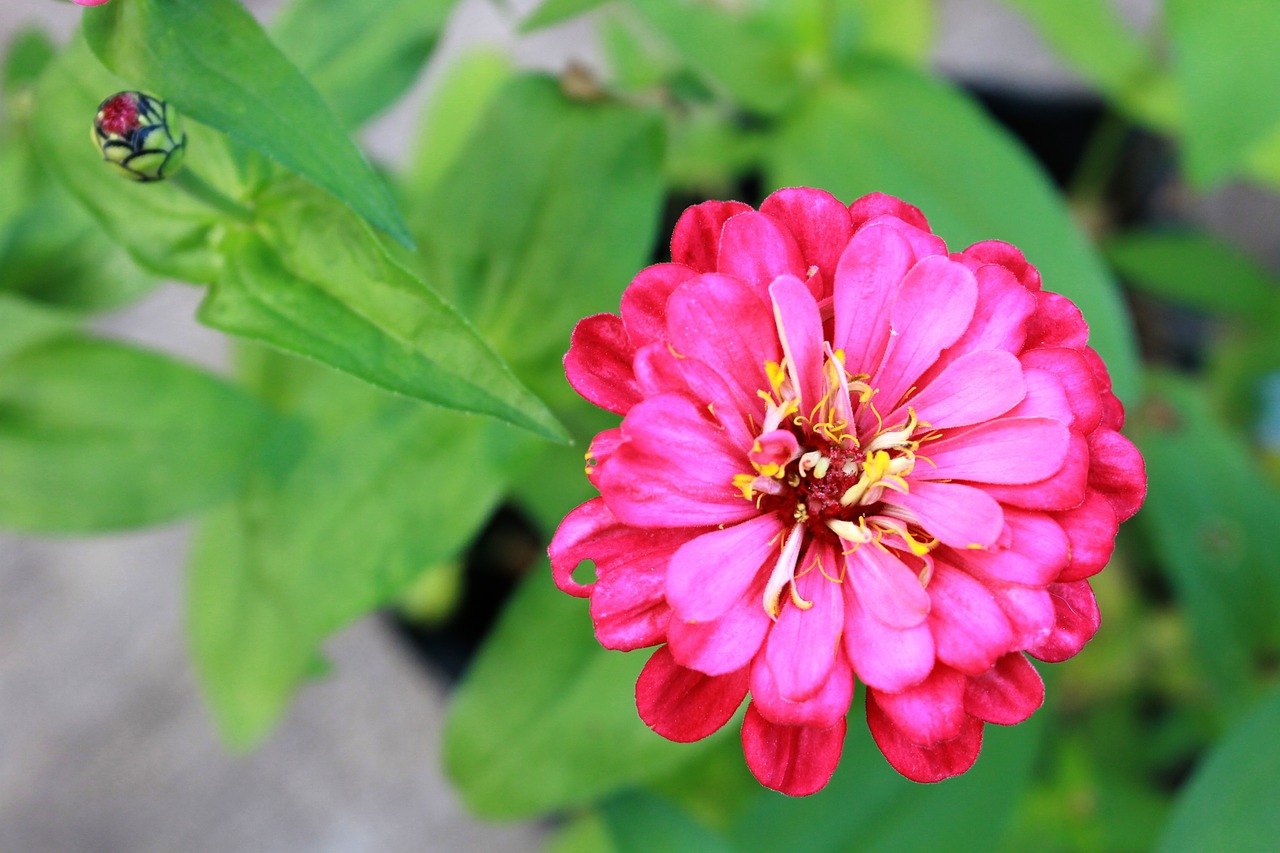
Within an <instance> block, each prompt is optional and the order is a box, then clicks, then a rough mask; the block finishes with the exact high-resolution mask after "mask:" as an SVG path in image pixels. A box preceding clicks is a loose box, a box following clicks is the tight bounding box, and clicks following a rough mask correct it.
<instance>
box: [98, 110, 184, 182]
mask: <svg viewBox="0 0 1280 853" xmlns="http://www.w3.org/2000/svg"><path fill="white" fill-rule="evenodd" d="M93 141H94V142H95V143H96V144H97V146H98V148H99V149H100V150H101V151H102V157H103V159H104V160H106V161H107V162H108V163H110V164H111V165H112V166H115V167H116V168H117V169H119V170H120V172H121V173H122V174H123V175H124V176H125V177H127V178H131V179H132V180H135V181H162V180H164V179H165V178H167V177H169V176H171V175H172V174H173V173H174V172H176V171H178V169H179V167H181V165H182V158H183V156H184V155H185V154H186V150H187V134H186V133H185V132H183V130H182V119H181V118H179V116H178V113H177V110H175V109H173V107H171V106H169V105H168V104H167V103H165V102H164V101H162V100H160V99H159V98H153V97H151V96H150V95H144V94H143V93H142V92H117V93H116V94H114V95H112V96H111V97H109V98H107V99H106V100H105V101H103V102H102V103H101V104H100V105H99V106H98V114H97V116H95V117H94V120H93Z"/></svg>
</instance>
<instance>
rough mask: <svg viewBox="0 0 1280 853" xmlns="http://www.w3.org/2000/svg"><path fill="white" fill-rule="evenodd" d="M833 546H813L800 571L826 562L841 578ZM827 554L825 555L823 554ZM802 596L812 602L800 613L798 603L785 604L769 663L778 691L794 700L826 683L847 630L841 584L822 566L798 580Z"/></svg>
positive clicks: (769, 647) (772, 639) (771, 636)
mask: <svg viewBox="0 0 1280 853" xmlns="http://www.w3.org/2000/svg"><path fill="white" fill-rule="evenodd" d="M830 550H831V549H830V548H828V547H825V546H824V547H820V548H817V547H810V548H809V549H808V551H806V552H805V554H803V555H802V556H801V559H800V563H799V567H800V570H801V571H805V569H806V568H807V567H809V566H812V565H813V564H814V561H815V560H818V559H822V560H824V562H825V563H826V564H827V565H826V566H825V567H824V568H825V570H826V572H827V574H828V575H830V576H832V577H837V576H838V570H837V569H836V568H835V558H834V556H832V555H831V553H830ZM822 552H825V553H822ZM793 583H794V584H795V588H796V592H797V594H799V596H800V598H801V599H803V600H805V601H809V602H811V603H812V605H813V606H812V607H810V608H809V609H808V610H801V609H800V608H799V607H798V606H796V604H795V602H793V601H789V600H788V601H784V603H783V605H782V611H781V612H780V613H779V614H778V621H777V623H776V624H775V625H774V626H773V630H772V631H770V632H769V641H768V642H767V643H766V644H765V659H766V661H767V663H768V665H769V668H770V669H771V670H772V671H773V677H774V679H775V681H776V682H777V685H778V691H779V693H781V694H782V696H783V697H785V698H786V699H789V700H790V701H792V702H799V701H803V700H804V699H807V698H809V697H810V696H812V695H813V693H814V692H815V691H817V690H818V689H819V688H820V687H822V685H823V684H824V683H826V681H827V676H828V675H829V674H830V673H831V668H832V666H834V665H835V662H836V658H837V657H839V654H840V633H841V631H842V630H843V628H844V596H843V594H842V593H841V590H840V585H839V584H837V583H833V582H832V581H830V580H828V579H827V578H826V577H824V576H823V574H822V571H821V570H820V569H819V568H818V567H816V566H815V567H814V568H809V569H808V572H807V574H805V575H804V576H803V577H798V578H796V579H795V581H794V582H793Z"/></svg>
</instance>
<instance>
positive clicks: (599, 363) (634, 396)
mask: <svg viewBox="0 0 1280 853" xmlns="http://www.w3.org/2000/svg"><path fill="white" fill-rule="evenodd" d="M633 354H634V348H633V347H632V345H631V342H630V340H629V339H628V338H627V332H626V330H625V329H624V328H623V327H622V320H621V319H620V318H618V317H615V316H614V315H612V314H596V315H595V316H593V317H587V318H586V319H583V320H580V321H579V322H578V325H577V326H575V327H574V329H573V337H572V338H571V343H570V345H569V352H568V354H567V355H565V357H564V372H565V376H566V377H568V379H569V384H570V385H572V386H573V390H575V391H577V392H578V393H579V394H581V395H582V396H583V397H585V398H586V399H587V400H588V401H590V402H592V403H595V404H596V405H597V406H599V407H600V408H602V409H607V410H609V411H610V412H613V413H615V414H618V415H625V414H626V413H627V410H628V409H630V408H631V407H632V406H634V405H635V404H636V403H638V402H640V389H639V388H638V387H637V386H636V378H635V374H634V373H633V372H632V369H631V357H632V355H633Z"/></svg>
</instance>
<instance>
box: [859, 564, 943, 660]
mask: <svg viewBox="0 0 1280 853" xmlns="http://www.w3.org/2000/svg"><path fill="white" fill-rule="evenodd" d="M845 562H846V565H847V575H846V578H845V580H846V582H848V583H851V584H853V591H854V594H855V595H857V596H858V600H859V601H860V602H862V604H863V606H864V607H866V608H867V609H868V610H870V611H871V612H872V613H873V614H875V616H876V617H877V618H878V619H879V620H880V621H881V622H884V623H885V624H886V625H888V626H889V627H891V628H910V627H912V626H913V625H919V624H920V623H921V622H923V621H924V618H925V616H926V615H928V613H929V593H927V592H925V589H924V587H923V586H921V585H920V578H919V577H918V576H917V575H916V573H915V572H913V571H912V570H911V569H910V568H909V567H908V566H907V565H906V564H905V563H903V562H902V560H900V559H898V558H897V557H896V556H894V554H893V553H891V552H890V551H888V550H887V549H885V548H882V547H880V546H878V545H876V544H874V543H872V544H868V545H862V546H860V547H858V548H857V549H856V550H854V551H853V552H852V553H850V554H847V555H846V556H845ZM855 663H856V661H855Z"/></svg>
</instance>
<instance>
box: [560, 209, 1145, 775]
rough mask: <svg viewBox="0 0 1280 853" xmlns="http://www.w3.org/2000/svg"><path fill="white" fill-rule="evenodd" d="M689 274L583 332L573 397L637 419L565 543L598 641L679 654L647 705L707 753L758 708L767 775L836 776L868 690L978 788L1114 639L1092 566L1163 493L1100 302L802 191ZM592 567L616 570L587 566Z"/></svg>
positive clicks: (711, 222)
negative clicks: (1096, 310) (985, 749)
mask: <svg viewBox="0 0 1280 853" xmlns="http://www.w3.org/2000/svg"><path fill="white" fill-rule="evenodd" d="M671 254H672V259H673V262H672V263H670V264H658V265H656V266H651V267H649V268H647V269H645V270H643V271H641V273H640V274H639V275H638V276H637V277H636V278H635V280H634V281H632V283H631V285H630V287H628V288H627V290H626V292H625V293H624V294H623V295H622V309H621V316H615V315H612V314H600V315H597V316H594V317H588V318H586V319H585V320H583V321H582V322H580V323H579V324H578V326H577V328H576V329H575V331H574V333H573V341H572V345H571V348H570V350H569V353H568V355H567V356H566V357H565V368H566V373H567V374H568V378H569V382H570V383H571V384H572V385H573V387H574V388H575V389H576V390H577V391H578V392H579V393H580V394H581V395H582V396H583V397H585V398H586V399H587V400H589V401H591V402H592V403H595V404H596V405H598V406H601V407H603V408H605V409H608V410H609V411H612V412H616V413H617V414H619V415H622V416H623V420H622V423H621V425H620V426H619V427H617V428H616V429H610V430H606V431H604V432H602V433H600V434H599V435H598V436H596V438H595V440H594V441H593V442H592V444H591V448H590V451H589V453H588V455H587V459H588V467H587V476H588V477H589V478H590V479H591V482H592V483H593V484H594V485H595V486H596V488H598V489H599V491H600V497H598V498H595V499H594V500H591V501H589V502H587V503H586V504H583V505H582V506H580V507H578V508H577V509H576V510H574V511H573V512H572V513H570V514H569V515H568V516H567V517H566V518H565V520H564V522H563V523H562V524H561V525H560V529H559V530H558V531H557V533H556V536H555V538H554V540H553V541H552V544H551V549H550V553H551V561H552V569H553V573H554V577H555V581H556V584H557V585H558V586H559V587H560V588H561V589H563V590H564V591H565V592H568V593H571V594H573V595H578V596H583V597H586V596H589V597H590V599H591V616H592V620H593V622H594V624H595V630H596V636H597V637H598V639H599V641H600V642H601V643H602V644H603V645H604V646H606V647H607V648H611V649H622V650H631V649H637V648H643V647H647V646H658V647H659V648H658V649H657V650H656V651H655V652H654V653H653V655H652V657H650V659H649V661H648V663H647V664H646V665H645V667H644V670H643V672H642V673H641V675H640V679H639V681H638V683H637V685H636V704H637V706H638V709H639V712H640V716H641V717H642V718H643V719H644V721H645V722H646V723H647V724H648V725H649V726H650V727H652V728H653V729H654V730H655V731H656V732H658V733H659V734H661V735H663V736H664V737H667V738H670V739H671V740H675V741H693V740H698V739H700V738H703V737H706V736H707V735H709V734H711V733H712V732H714V731H716V730H717V729H719V728H720V727H721V726H723V725H724V724H725V723H726V722H727V721H728V720H729V719H730V718H731V717H732V716H733V715H734V713H735V711H736V710H737V709H738V708H739V706H740V705H741V704H742V701H743V699H744V698H746V697H747V696H748V695H749V696H750V704H749V705H748V707H747V710H746V715H745V717H744V719H743V722H742V744H743V751H744V753H745V756H746V761H747V764H748V766H749V767H750V768H751V771H752V772H753V773H754V774H755V776H756V778H758V779H759V780H760V781H761V782H762V783H763V784H765V785H767V786H769V787H770V788H774V789H776V790H779V791H782V792H784V793H787V794H792V795H804V794H810V793H813V792H814V791H817V790H819V789H820V788H821V787H822V786H823V785H825V784H826V782H827V780H828V779H829V778H830V776H831V774H832V772H833V771H834V770H835V767H836V764H837V763H838V761H839V758H840V751H841V747H842V745H843V743H844V737H845V730H846V720H845V718H846V714H847V712H848V710H849V705H850V702H851V700H852V696H853V688H854V679H855V676H856V677H857V678H858V679H861V681H862V682H863V683H864V684H865V685H866V688H867V689H866V715H867V725H868V726H869V728H870V730H871V735H872V737H873V738H874V739H875V742H876V744H877V745H878V746H879V747H880V750H881V751H882V752H883V753H884V755H885V757H886V758H887V759H888V760H889V763H890V764H891V765H893V767H894V768H896V769H897V770H898V772H900V773H902V774H903V775H904V776H906V777H908V778H910V779H914V780H916V781H920V782H933V781H938V780H940V779H944V778H946V777H949V776H953V775H956V774H959V773H963V772H965V771H966V770H967V769H969V767H970V766H971V765H972V764H973V762H974V760H975V759H976V758H977V755H978V751H979V749H980V747H981V745H982V731H983V726H984V725H985V724H986V723H997V724H1000V725H1012V724H1015V723H1018V722H1021V721H1022V720H1024V719H1026V718H1027V717H1028V716H1030V715H1031V713H1032V712H1033V711H1035V709H1036V708H1038V707H1039V706H1040V704H1041V702H1042V701H1043V698H1044V684H1043V682H1042V681H1041V679H1040V676H1039V675H1038V673H1037V672H1036V670H1035V668H1034V667H1033V666H1032V665H1031V664H1030V663H1029V662H1028V660H1027V656H1028V655H1030V656H1032V657H1035V658H1037V659H1039V660H1042V661H1049V662H1056V661H1061V660H1065V659H1066V658H1069V657H1071V656H1072V655H1074V654H1076V652H1078V651H1080V649H1081V648H1082V647H1083V646H1084V644H1085V643H1086V642H1087V641H1088V640H1089V639H1090V638H1091V637H1092V636H1093V634H1094V632H1095V631H1096V630H1097V628H1098V621H1099V615H1098V608H1097V605H1096V603H1095V601H1094V597H1093V593H1092V591H1091V589H1090V587H1089V582H1088V580H1087V578H1089V577H1090V576H1091V575H1093V574H1094V573H1096V572H1097V571H1099V570H1100V569H1101V568H1102V567H1103V566H1104V565H1105V564H1106V563H1107V561H1108V559H1109V558H1110V556H1111V551H1112V548H1113V546H1114V541H1115V535H1116V529H1117V525H1118V524H1119V522H1121V521H1123V520H1124V519H1126V518H1128V517H1129V516H1131V515H1132V514H1133V513H1134V512H1136V511H1137V509H1138V506H1139V505H1140V504H1141V502H1142V498H1143V495H1144V494H1145V491H1146V478H1145V474H1144V470H1143V463H1142V459H1141V457H1140V456H1139V455H1138V452H1137V450H1135V448H1134V447H1133V445H1132V444H1131V443H1130V442H1129V441H1128V440H1126V439H1125V438H1123V437H1122V436H1121V435H1120V434H1119V432H1118V430H1119V428H1120V426H1121V424H1122V422H1123V420H1124V410H1123V408H1122V407H1121V405H1120V402H1119V401H1118V400H1117V399H1116V398H1115V396H1114V395H1113V394H1112V393H1111V390H1110V388H1111V385H1110V378H1109V376H1108V374H1107V370H1106V367H1105V366H1104V365H1103V363H1102V361H1101V359H1100V358H1099V357H1098V355H1097V353H1095V352H1094V351H1093V349H1091V348H1090V347H1089V346H1088V344H1087V339H1088V328H1087V326H1086V325H1085V321H1084V319H1083V318H1082V317H1081V314H1080V311H1079V310H1078V309H1077V308H1076V306H1075V305H1074V304H1072V303H1071V301H1070V300H1068V299H1066V298H1065V297H1063V296H1060V295H1058V294H1055V293H1050V292H1048V291H1045V290H1042V289H1041V287H1040V275H1039V273H1038V272H1037V271H1036V269H1035V268H1034V267H1033V266H1031V265H1030V264H1029V263H1028V262H1027V261H1026V259H1025V258H1024V257H1023V256H1022V254H1021V253H1020V252H1019V251H1018V250H1017V249H1016V248H1014V247H1013V246H1010V245H1008V244H1005V243H999V242H985V243H979V244H977V245H974V246H970V247H969V248H968V249H965V250H964V251H963V252H958V253H954V254H948V252H947V247H946V245H945V244H944V243H943V241H942V240H941V239H940V238H939V237H937V236H935V235H934V234H933V233H931V231H930V229H929V225H928V223H927V222H926V221H925V218H924V216H923V215H922V214H921V213H920V211H919V210H917V209H916V208H914V207H912V206H911V205H909V204H906V203H905V202H902V201H899V200H898V199H895V198H891V197H889V196H885V195H880V194H874V195H869V196H866V197H864V198H861V199H859V200H858V201H856V202H854V203H853V204H852V205H850V206H845V205H844V204H842V203H840V202H839V201H837V200H836V199H835V198H834V197H833V196H831V195H830V194H829V193H826V192H823V191H821V190H816V189H803V188H793V189H784V190H780V191H779V192H776V193H774V194H773V195H771V196H770V197H769V198H768V199H766V200H765V202H764V204H762V205H761V207H760V210H759V211H756V210H753V209H752V208H750V207H749V206H747V205H745V204H740V203H737V202H715V201H713V202H706V203H704V204H700V205H697V206H695V207H692V208H690V209H689V210H687V211H685V213H684V215H683V216H682V217H681V218H680V221H679V222H678V224H677V225H676V229H675V234H674V236H673V238H672V243H671ZM584 560H590V561H592V562H593V563H594V564H595V569H596V574H597V579H596V580H595V582H593V583H591V584H588V585H584V584H581V583H579V582H578V581H577V580H575V579H574V578H573V576H572V575H573V572H574V571H575V569H576V568H577V567H578V566H579V564H580V563H581V562H582V561H584Z"/></svg>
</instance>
